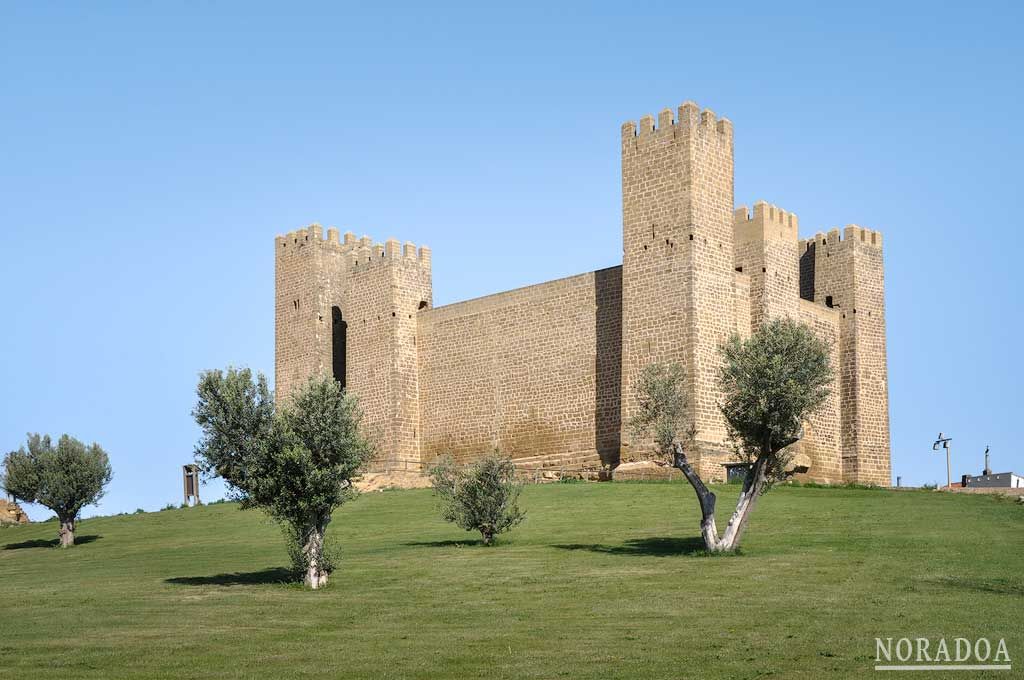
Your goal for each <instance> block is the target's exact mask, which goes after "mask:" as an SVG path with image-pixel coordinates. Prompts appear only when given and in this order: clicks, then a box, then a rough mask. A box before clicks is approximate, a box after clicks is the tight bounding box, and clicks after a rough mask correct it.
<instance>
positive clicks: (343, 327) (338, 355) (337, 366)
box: [331, 307, 348, 389]
mask: <svg viewBox="0 0 1024 680" xmlns="http://www.w3.org/2000/svg"><path fill="white" fill-rule="evenodd" d="M347 335H348V324H347V323H346V322H345V320H344V319H343V318H341V309H340V308H338V307H331V371H332V373H333V374H334V379H335V380H337V381H338V382H339V383H341V389H345V352H346V349H347V348H346V346H345V345H346V342H347V337H346V336H347Z"/></svg>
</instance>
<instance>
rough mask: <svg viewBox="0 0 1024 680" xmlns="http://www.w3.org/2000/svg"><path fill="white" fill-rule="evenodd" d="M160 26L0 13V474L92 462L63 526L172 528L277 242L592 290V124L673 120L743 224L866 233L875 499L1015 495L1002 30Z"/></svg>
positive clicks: (259, 364)
mask: <svg viewBox="0 0 1024 680" xmlns="http://www.w3.org/2000/svg"><path fill="white" fill-rule="evenodd" d="M170 4H171V3H167V4H165V5H163V6H158V5H154V4H151V3H122V4H107V3H77V4H72V3H64V4H58V3H30V2H24V3H19V4H15V3H4V4H3V5H2V6H0V234H2V241H0V256H2V257H0V291H2V295H3V315H2V317H0V318H2V322H0V323H2V332H0V357H2V359H0V361H2V364H0V386H2V389H3V397H2V409H0V450H2V451H6V450H10V449H13V448H17V447H18V446H19V445H20V444H21V443H22V442H23V441H24V435H25V433H26V432H28V431H41V432H50V433H54V434H59V433H61V432H68V433H71V434H74V435H75V436H77V437H79V438H81V439H84V440H88V441H93V440H95V441H98V442H100V443H101V444H102V445H103V446H104V447H106V449H107V450H108V451H109V452H110V454H111V458H112V462H113V465H114V469H115V478H114V481H113V483H112V485H111V487H110V491H109V493H108V495H107V496H106V498H105V499H104V500H103V501H102V503H101V505H100V507H99V508H98V509H97V508H91V509H90V510H89V511H87V513H86V514H93V513H97V512H102V513H111V512H119V511H131V510H134V509H135V508H136V507H142V508H146V509H155V508H159V507H161V506H162V505H164V504H166V503H168V502H180V500H181V478H180V466H181V465H182V464H183V463H186V462H189V460H190V459H191V457H192V447H193V445H194V443H195V440H196V438H197V430H196V427H195V425H194V424H193V422H192V419H191V417H190V415H189V412H190V409H191V407H192V403H193V393H194V387H195V382H196V377H197V374H198V372H199V371H200V370H202V369H204V368H211V367H221V366H225V365H227V364H229V363H233V364H236V365H238V364H244V365H248V366H251V367H253V368H255V369H259V370H262V371H264V372H266V373H267V374H268V375H272V374H273V356H274V337H273V292H274V291H273V237H274V235H275V234H277V233H282V232H285V231H288V230H291V229H295V228H297V227H300V226H303V225H305V224H308V223H310V222H314V221H318V222H321V223H323V224H324V225H328V224H331V225H337V226H338V227H340V228H341V229H342V230H346V229H351V230H353V231H356V232H358V233H360V234H362V233H366V234H370V235H371V236H373V237H374V238H376V239H384V238H387V237H389V236H395V237H397V238H399V239H402V240H405V239H409V240H412V241H415V242H416V243H426V244H428V245H430V246H431V247H432V248H433V253H434V299H435V304H445V303H448V302H453V301H456V300H460V299H464V298H469V297H474V296H478V295H481V294H486V293H490V292H495V291H500V290H504V289H508V288H511V287H514V286H519V285H524V284H529V283H534V282H540V281H545V280H548V279H551V278H555V277H559V276H565V275H569V274H575V273H579V272H582V271H587V270H592V269H596V268H599V267H605V266H610V265H614V264H617V263H619V262H620V260H621V242H620V230H621V226H620V225H621V213H620V185H619V125H620V124H621V123H622V122H624V121H626V120H629V119H636V118H639V117H640V116H641V115H643V114H645V113H656V112H657V110H658V109H660V108H662V107H665V106H670V107H674V106H676V105H678V104H680V103H681V102H682V101H684V100H686V99H693V100H695V101H697V102H698V103H699V104H700V105H701V106H705V107H709V108H712V109H714V110H715V111H716V112H718V113H719V114H720V115H725V116H728V117H729V118H731V119H732V120H733V122H734V124H735V130H736V200H737V202H738V203H745V204H750V203H752V202H753V201H755V200H758V199H765V200H768V201H770V202H773V203H776V204H777V205H779V206H781V207H783V208H785V209H788V210H792V211H795V212H796V213H798V214H799V216H800V220H801V226H802V233H803V234H804V235H808V234H813V233H814V232H815V231H818V230H823V229H827V228H829V227H833V226H842V225H845V224H848V223H858V224H861V225H863V226H867V227H871V228H876V229H881V230H882V231H884V233H885V238H886V246H885V248H886V251H885V258H886V276H887V304H888V310H887V311H888V324H889V326H888V330H889V377H890V396H891V417H892V461H893V473H894V475H901V476H902V477H903V479H904V482H905V483H918V484H919V483H924V482H934V481H939V480H943V481H944V479H945V462H944V459H943V458H941V457H940V456H939V455H937V454H933V453H932V452H931V450H930V447H931V442H932V440H933V439H934V437H935V435H936V433H937V432H938V431H939V430H940V429H941V430H943V431H945V432H947V433H951V435H952V436H953V438H954V447H955V449H954V456H955V463H954V475H958V474H959V473H961V472H966V471H972V472H976V471H978V470H980V468H981V466H982V459H981V452H982V451H983V449H984V447H985V445H986V444H989V445H991V446H992V451H993V455H994V467H995V468H998V470H999V471H1005V470H1009V469H1014V470H1016V471H1017V472H1024V455H1022V454H1021V452H1020V451H1021V448H1020V443H1019V442H1020V439H1021V437H1022V433H1021V430H1020V420H1019V418H1020V416H1019V409H1020V403H1021V399H1020V396H1019V394H1018V389H1019V386H1020V383H1021V378H1022V371H1021V368H1020V363H1019V362H1020V357H1019V355H1016V356H1014V354H1015V352H1016V350H1017V344H1018V336H1019V334H1020V331H1021V320H1020V317H1021V314H1022V311H1024V310H1022V308H1021V292H1022V291H1021V284H1020V280H1021V279H1020V273H1019V272H1018V271H1017V265H1018V264H1019V261H1020V254H1019V253H1020V249H1021V245H1020V243H1021V236H1020V229H1021V227H1020V218H1019V217H1018V214H1019V213H1020V212H1021V205H1020V204H1019V203H1020V200H1021V199H1020V186H1021V179H1022V172H1021V170H1020V168H1021V158H1022V156H1024V153H1022V152H1024V141H1022V133H1021V128H1020V118H1021V115H1022V114H1021V112H1022V111H1024V94H1022V93H1024V83H1022V79H1021V73H1022V71H1024V50H1022V47H1021V45H1022V41H1021V38H1020V26H1021V23H1022V20H1024V13H1022V11H1021V10H1020V9H1019V5H1015V4H1011V3H1006V4H1004V5H999V4H989V3H969V4H965V5H964V6H963V7H960V8H949V7H946V6H944V5H942V4H935V3H928V4H922V5H920V6H916V7H915V6H911V5H909V4H908V5H904V6H903V7H902V8H898V7H895V6H894V5H893V4H890V3H884V4H877V5H870V4H866V3H856V4H850V3H847V5H846V6H844V7H842V8H828V9H826V8H824V7H823V6H822V5H821V4H820V3H807V4H805V5H790V6H785V5H783V4H781V3H773V4H772V5H771V7H770V10H762V9H758V8H756V6H754V5H751V6H749V7H743V6H739V5H738V4H736V3H706V2H705V3H695V4H694V5H693V6H689V7H688V6H684V4H683V3H678V2H674V3H644V4H638V5H630V4H629V3H622V2H616V3H610V4H607V5H603V6H600V5H596V4H591V3H587V4H582V5H578V6H575V7H573V6H569V5H564V6H561V7H559V8H555V7H551V6H549V3H540V4H536V5H526V4H524V3H502V4H501V5H500V6H498V4H497V3H467V4H465V5H463V6H459V7H456V6H450V7H448V8H442V7H439V6H435V5H431V6H427V5H424V4H422V3H416V4H410V5H406V6H403V5H402V4H401V3H396V2H392V3H384V4H380V3H378V4H376V5H374V4H373V3H358V4H355V5H352V6H350V7H341V6H340V5H339V3H324V4H323V5H322V6H316V5H313V4H304V5H303V6H302V7H298V6H297V3H285V4H280V3H279V4H278V6H277V7H273V6H259V5H257V4H256V3H252V2H246V3H236V4H228V3H209V4H208V3H193V4H189V5H188V6H187V7H186V6H184V5H185V3H176V5H177V6H174V7H170V6H169V5H170ZM489 5H494V6H489ZM220 492H221V488H220V487H219V486H213V487H211V488H210V489H208V490H207V495H208V496H209V497H215V496H218V495H220ZM30 514H31V515H32V516H33V517H34V518H37V519H39V518H42V517H45V516H48V515H49V512H48V511H45V510H43V509H40V508H35V507H33V508H31V509H30Z"/></svg>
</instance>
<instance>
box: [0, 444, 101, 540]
mask: <svg viewBox="0 0 1024 680" xmlns="http://www.w3.org/2000/svg"><path fill="white" fill-rule="evenodd" d="M113 476H114V474H113V470H112V469H111V467H110V459H109V457H108V456H107V453H106V452H105V451H104V450H103V449H102V448H100V445H99V444H95V443H93V444H91V445H89V446H86V445H85V444H83V443H82V442H80V441H79V440H77V439H75V438H74V437H71V436H69V435H66V434H65V435H62V436H61V438H60V439H59V440H57V444H56V446H54V445H53V442H52V440H51V439H50V436H49V435H39V434H29V435H28V441H27V443H26V446H22V447H21V448H20V449H18V450H17V451H11V452H10V453H8V454H7V456H6V457H5V458H4V474H3V478H2V485H3V487H4V489H5V490H6V491H7V493H9V494H11V495H12V496H14V497H15V498H16V499H19V500H23V501H27V502H29V503H39V504H40V505H43V506H46V507H47V508H49V509H51V510H53V512H54V513H55V514H56V515H57V518H58V520H59V521H60V526H61V528H60V544H61V546H62V547H68V546H70V545H73V544H74V542H75V536H74V531H75V521H76V520H77V518H78V515H79V513H80V512H81V511H82V508H84V507H85V506H87V505H92V504H94V503H96V502H98V501H99V500H100V498H102V497H103V493H104V489H105V487H106V485H107V484H108V483H109V482H110V480H111V479H113Z"/></svg>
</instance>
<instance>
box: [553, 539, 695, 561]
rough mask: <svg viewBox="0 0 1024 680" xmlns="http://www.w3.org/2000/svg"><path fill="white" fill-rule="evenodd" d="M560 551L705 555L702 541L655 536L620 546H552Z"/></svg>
mask: <svg viewBox="0 0 1024 680" xmlns="http://www.w3.org/2000/svg"><path fill="white" fill-rule="evenodd" d="M552 547H555V548H558V549H560V550H586V551H588V552H596V553H605V554H607V555H639V556H647V557H671V556H673V555H706V554H707V551H706V549H705V547H704V540H703V539H701V538H696V537H694V536H690V537H688V538H675V537H668V536H657V537H652V538H631V539H629V540H628V541H625V542H624V543H622V545H603V544H601V543H564V544H560V545H555V546H552Z"/></svg>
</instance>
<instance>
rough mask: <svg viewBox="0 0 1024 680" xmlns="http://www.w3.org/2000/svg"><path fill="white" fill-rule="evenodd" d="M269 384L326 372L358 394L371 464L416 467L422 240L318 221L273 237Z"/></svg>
mask: <svg viewBox="0 0 1024 680" xmlns="http://www.w3.org/2000/svg"><path fill="white" fill-rule="evenodd" d="M274 248H275V299H276V303H275V326H276V328H275V331H276V333H275V334H276V338H277V341H276V351H275V392H276V397H277V398H278V399H279V400H283V399H287V398H288V396H289V395H290V394H291V393H292V392H293V391H294V390H295V389H296V388H297V387H299V386H301V384H302V383H303V382H305V381H306V380H308V379H309V378H310V376H313V375H333V376H334V378H335V379H336V380H338V381H339V382H340V383H341V384H342V386H343V387H344V388H345V389H347V390H349V391H350V392H351V393H353V394H355V395H357V396H358V397H359V400H360V405H361V406H362V409H363V413H364V418H365V419H364V423H363V425H364V427H365V428H366V429H367V431H368V433H369V434H371V436H372V437H373V438H374V439H375V441H376V442H377V444H378V448H379V455H378V457H377V459H376V460H375V465H376V466H377V467H378V468H386V469H419V467H420V451H419V387H418V379H419V370H418V356H417V347H416V324H417V320H416V317H417V314H418V312H419V311H420V310H422V309H427V308H429V307H430V306H431V304H432V300H431V295H432V292H431V272H430V249H429V248H427V247H425V246H424V247H421V248H420V249H419V252H418V253H417V251H416V247H415V246H414V245H413V244H412V243H406V244H405V245H404V246H402V245H401V244H399V242H398V241H396V240H394V239H389V240H388V241H386V242H385V243H383V244H380V243H378V244H374V243H373V242H372V241H371V240H370V238H369V237H365V236H364V237H363V238H362V239H358V240H357V239H356V237H355V235H354V234H352V233H346V234H345V236H344V239H343V240H340V241H339V238H338V230H337V229H328V230H327V238H326V239H324V237H323V230H322V228H321V227H320V225H312V226H310V227H308V228H307V229H301V230H299V231H295V232H291V233H289V234H287V235H285V236H279V237H277V239H275V243H274Z"/></svg>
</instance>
